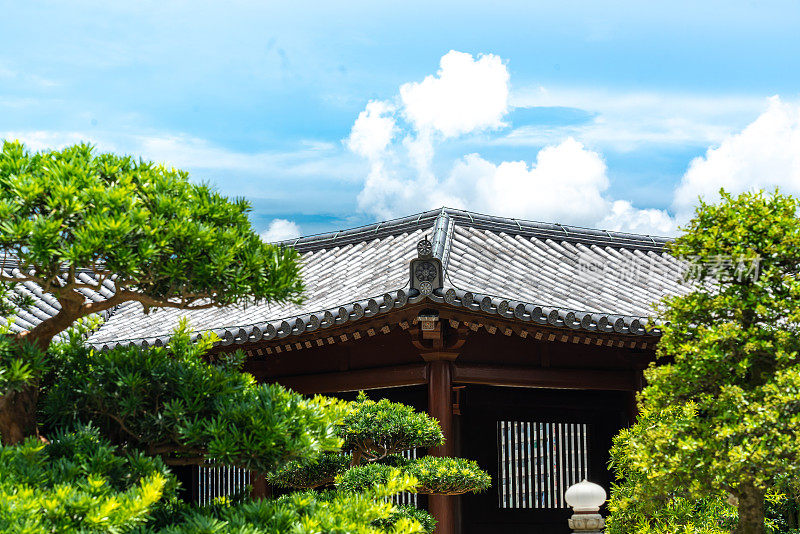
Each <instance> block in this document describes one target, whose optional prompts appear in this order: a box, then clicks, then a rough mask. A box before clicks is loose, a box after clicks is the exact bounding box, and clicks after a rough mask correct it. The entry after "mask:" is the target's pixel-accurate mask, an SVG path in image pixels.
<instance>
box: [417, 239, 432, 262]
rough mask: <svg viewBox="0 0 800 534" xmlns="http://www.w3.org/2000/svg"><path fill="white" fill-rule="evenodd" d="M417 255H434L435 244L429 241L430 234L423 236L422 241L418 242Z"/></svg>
mask: <svg viewBox="0 0 800 534" xmlns="http://www.w3.org/2000/svg"><path fill="white" fill-rule="evenodd" d="M417 256H419V257H420V258H423V259H427V258H430V257H432V256H433V244H432V243H431V242H430V241H428V236H425V237H423V238H422V241H420V242H419V243H417Z"/></svg>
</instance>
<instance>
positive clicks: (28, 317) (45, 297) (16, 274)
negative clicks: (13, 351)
mask: <svg viewBox="0 0 800 534" xmlns="http://www.w3.org/2000/svg"><path fill="white" fill-rule="evenodd" d="M0 273H2V275H3V276H4V277H13V278H24V276H25V275H24V273H22V272H20V270H19V269H17V262H16V260H15V259H9V258H6V259H0ZM76 276H77V278H78V280H79V281H80V282H82V283H84V284H89V285H94V286H97V283H96V279H95V277H94V274H93V273H91V272H78V273H77V274H76ZM13 291H14V293H17V294H19V295H22V296H25V297H31V299H32V300H33V306H31V307H29V308H27V309H19V310H17V311H16V315H15V316H14V317H13V320H12V322H11V324H10V327H11V331H12V332H15V333H16V332H23V331H25V330H30V329H32V328H33V327H35V326H36V325H38V324H39V323H41V322H42V321H44V320H46V319H49V318H50V317H53V316H54V315H56V314H57V313H58V311H59V310H60V309H61V306H60V305H59V303H58V301H57V300H56V299H55V297H53V296H52V295H50V294H49V293H45V292H43V291H42V288H40V287H39V285H38V284H35V283H34V282H28V281H25V282H18V283H16V284H15V287H14V289H13ZM78 291H80V292H81V293H83V295H84V297H86V300H87V302H99V301H102V300H105V299H107V298H108V297H110V296H112V295H113V294H114V284H113V282H111V281H110V280H106V281H105V282H104V284H103V285H102V286H99V287H97V289H96V290H93V289H89V288H81V289H79V290H78ZM103 315H107V314H105V313H104V314H103Z"/></svg>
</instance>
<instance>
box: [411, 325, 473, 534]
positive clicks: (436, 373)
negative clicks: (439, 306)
mask: <svg viewBox="0 0 800 534" xmlns="http://www.w3.org/2000/svg"><path fill="white" fill-rule="evenodd" d="M466 336H467V329H466V327H464V326H463V325H458V324H456V325H453V324H451V323H450V322H446V323H444V324H443V322H440V321H438V317H437V318H436V319H432V320H431V319H430V316H427V317H425V318H423V314H422V313H421V314H420V325H419V327H418V328H415V329H412V331H411V341H412V343H413V344H414V346H415V347H416V348H417V349H418V350H419V354H420V356H421V357H422V359H423V360H425V361H426V362H427V369H428V372H427V377H428V414H429V415H430V416H431V417H434V418H436V419H437V420H438V421H439V426H441V428H442V434H444V439H445V442H444V443H443V444H442V445H440V446H438V447H432V448H431V449H429V450H428V454H430V455H431V456H453V451H454V450H455V438H454V436H453V361H454V360H455V359H456V358H458V353H459V350H460V349H461V347H462V346H463V344H464V341H465V340H466ZM456 499H457V498H456V497H454V496H452V495H429V496H428V511H429V512H430V513H431V515H433V517H434V518H436V521H437V525H436V531H435V534H455V531H456V519H457V518H456Z"/></svg>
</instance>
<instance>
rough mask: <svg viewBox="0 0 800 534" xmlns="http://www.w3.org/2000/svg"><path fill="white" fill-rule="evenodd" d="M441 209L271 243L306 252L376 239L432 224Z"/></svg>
mask: <svg viewBox="0 0 800 534" xmlns="http://www.w3.org/2000/svg"><path fill="white" fill-rule="evenodd" d="M441 211H442V210H441V209H436V210H428V211H423V212H421V213H415V214H412V215H407V216H405V217H398V218H396V219H389V220H386V221H379V222H376V223H372V224H365V225H362V226H356V227H355V228H348V229H346V230H338V231H335V232H324V233H320V234H311V235H307V236H303V237H299V238H295V239H285V240H283V241H277V242H275V243H273V244H274V245H277V246H282V247H293V248H296V249H297V250H298V251H299V252H307V251H313V250H319V249H321V248H326V247H332V246H341V245H347V244H351V243H359V242H362V241H365V240H367V239H376V238H380V237H386V236H389V235H394V234H398V233H401V232H403V231H408V230H417V229H419V228H423V227H425V228H427V227H429V226H433V224H434V223H435V221H436V218H437V217H438V216H439V215H440V214H441Z"/></svg>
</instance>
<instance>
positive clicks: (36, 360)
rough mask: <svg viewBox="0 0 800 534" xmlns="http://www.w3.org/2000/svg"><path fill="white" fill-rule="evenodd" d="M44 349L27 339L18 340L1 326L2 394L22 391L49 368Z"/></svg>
mask: <svg viewBox="0 0 800 534" xmlns="http://www.w3.org/2000/svg"><path fill="white" fill-rule="evenodd" d="M46 364H47V359H46V357H45V353H44V351H42V350H41V349H39V348H38V347H36V346H35V345H34V344H32V343H27V342H26V341H25V340H16V339H14V338H13V337H12V336H11V335H9V333H8V331H7V329H6V327H2V326H0V395H5V394H6V393H9V392H11V391H20V390H22V388H24V387H25V386H26V385H28V384H29V383H31V382H36V381H37V380H39V378H40V377H41V376H42V374H43V373H44V372H45V371H46V369H47V366H46Z"/></svg>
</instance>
